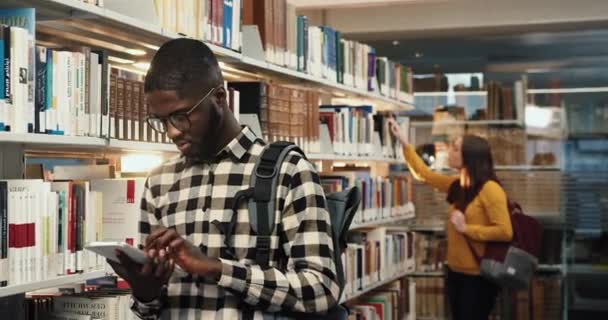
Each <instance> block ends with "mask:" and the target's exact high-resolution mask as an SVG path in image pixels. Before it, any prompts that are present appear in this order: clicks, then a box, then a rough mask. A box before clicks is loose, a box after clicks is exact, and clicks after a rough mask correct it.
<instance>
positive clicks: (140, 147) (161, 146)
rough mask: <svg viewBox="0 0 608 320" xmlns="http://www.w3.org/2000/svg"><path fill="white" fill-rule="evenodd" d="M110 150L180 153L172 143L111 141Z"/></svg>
mask: <svg viewBox="0 0 608 320" xmlns="http://www.w3.org/2000/svg"><path fill="white" fill-rule="evenodd" d="M108 148H110V149H118V150H124V151H129V150H132V151H153V152H175V153H177V152H179V150H177V147H176V146H175V145H174V144H172V143H158V142H143V141H128V140H117V139H110V140H109V142H108Z"/></svg>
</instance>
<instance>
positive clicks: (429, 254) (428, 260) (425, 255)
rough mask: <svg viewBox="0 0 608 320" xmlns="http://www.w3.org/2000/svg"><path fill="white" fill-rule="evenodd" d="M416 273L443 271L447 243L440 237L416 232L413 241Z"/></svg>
mask: <svg viewBox="0 0 608 320" xmlns="http://www.w3.org/2000/svg"><path fill="white" fill-rule="evenodd" d="M414 250H415V252H416V255H415V258H416V271H420V272H427V271H443V267H444V265H445V261H446V254H447V242H446V239H445V238H444V237H442V236H438V235H435V234H430V233H422V232H417V233H416V237H415V241H414Z"/></svg>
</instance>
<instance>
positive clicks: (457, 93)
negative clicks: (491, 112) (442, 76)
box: [414, 91, 488, 97]
mask: <svg viewBox="0 0 608 320" xmlns="http://www.w3.org/2000/svg"><path fill="white" fill-rule="evenodd" d="M450 95H454V96H479V97H483V96H487V95H488V93H487V92H486V91H450V92H443V91H432V92H416V93H414V97H444V96H450Z"/></svg>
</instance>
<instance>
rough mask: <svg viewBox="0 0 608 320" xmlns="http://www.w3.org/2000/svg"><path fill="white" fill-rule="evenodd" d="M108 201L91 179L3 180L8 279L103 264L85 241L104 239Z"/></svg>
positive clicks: (0, 260) (1, 258)
mask: <svg viewBox="0 0 608 320" xmlns="http://www.w3.org/2000/svg"><path fill="white" fill-rule="evenodd" d="M102 201H103V200H102V194H101V193H100V192H92V191H90V184H89V182H86V181H73V182H52V183H50V182H42V181H41V180H6V181H1V182H0V206H1V208H0V210H2V211H1V212H2V214H1V216H0V224H1V228H0V230H2V232H1V234H0V243H1V245H0V248H1V249H2V252H1V254H0V269H1V270H2V271H1V272H0V277H1V278H0V281H1V282H2V285H3V286H6V285H15V284H21V283H28V282H33V281H40V280H44V279H49V278H52V277H55V276H58V275H65V274H73V273H76V272H79V271H92V270H99V269H100V268H101V266H102V265H103V260H100V259H99V257H98V256H96V255H95V254H92V253H88V252H85V251H84V244H85V243H86V242H89V241H96V240H101V232H102V221H101V217H102V212H101V205H102Z"/></svg>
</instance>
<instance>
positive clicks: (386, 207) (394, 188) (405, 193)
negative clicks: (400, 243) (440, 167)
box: [321, 171, 414, 224]
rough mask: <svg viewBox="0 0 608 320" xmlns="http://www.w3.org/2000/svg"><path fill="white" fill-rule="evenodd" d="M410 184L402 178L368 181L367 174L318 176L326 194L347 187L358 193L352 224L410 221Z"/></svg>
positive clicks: (358, 172) (393, 177)
mask: <svg viewBox="0 0 608 320" xmlns="http://www.w3.org/2000/svg"><path fill="white" fill-rule="evenodd" d="M410 183H411V182H410V179H409V178H408V177H405V176H391V177H380V176H379V177H372V176H371V175H370V172H369V171H334V172H331V173H330V172H327V173H325V172H322V173H321V185H322V186H323V190H324V191H325V192H326V193H332V192H340V191H342V190H345V189H347V188H349V187H351V186H357V187H358V188H359V190H361V198H362V199H361V204H360V207H359V210H358V211H357V213H356V215H355V218H354V220H353V224H362V223H366V222H370V221H376V220H380V219H387V218H391V217H405V216H408V217H413V216H414V207H413V205H412V203H411V195H410V187H409V185H410Z"/></svg>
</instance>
